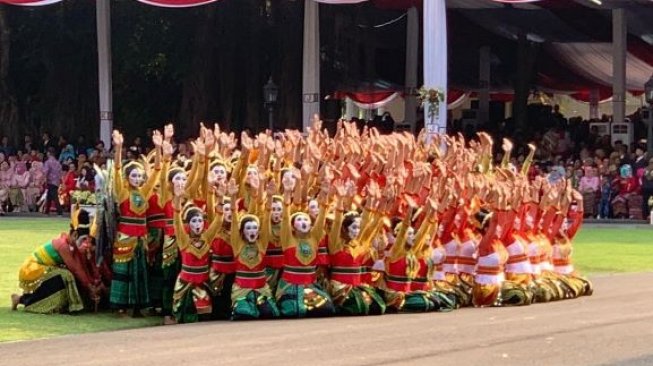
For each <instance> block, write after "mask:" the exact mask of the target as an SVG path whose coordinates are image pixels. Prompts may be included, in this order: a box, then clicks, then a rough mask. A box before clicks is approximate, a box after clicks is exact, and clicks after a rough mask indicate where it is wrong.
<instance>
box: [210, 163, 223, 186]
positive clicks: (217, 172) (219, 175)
mask: <svg viewBox="0 0 653 366" xmlns="http://www.w3.org/2000/svg"><path fill="white" fill-rule="evenodd" d="M211 174H212V178H213V179H212V180H213V181H214V182H215V183H224V182H226V181H227V169H225V167H224V166H223V165H220V164H218V165H215V166H214V167H213V169H211Z"/></svg>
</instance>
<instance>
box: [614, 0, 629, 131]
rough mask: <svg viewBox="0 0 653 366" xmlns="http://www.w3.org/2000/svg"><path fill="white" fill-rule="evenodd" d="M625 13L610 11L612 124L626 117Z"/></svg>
mask: <svg viewBox="0 0 653 366" xmlns="http://www.w3.org/2000/svg"><path fill="white" fill-rule="evenodd" d="M626 35H627V28H626V13H625V11H624V9H613V10H612V58H613V61H612V73H613V75H614V78H613V80H612V110H613V117H612V120H613V121H614V122H623V121H624V118H625V117H626V98H625V97H626Z"/></svg>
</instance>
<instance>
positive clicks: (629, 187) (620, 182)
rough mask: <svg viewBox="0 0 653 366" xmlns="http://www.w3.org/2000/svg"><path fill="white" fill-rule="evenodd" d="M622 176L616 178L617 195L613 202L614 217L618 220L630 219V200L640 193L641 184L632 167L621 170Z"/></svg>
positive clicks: (623, 167)
mask: <svg viewBox="0 0 653 366" xmlns="http://www.w3.org/2000/svg"><path fill="white" fill-rule="evenodd" d="M619 172H620V175H619V176H618V177H617V178H616V184H614V186H615V188H616V192H615V193H616V195H615V197H614V199H613V200H612V211H613V215H614V216H615V217H618V218H628V217H629V216H630V214H629V207H628V199H629V198H630V197H631V196H632V195H634V194H637V193H639V182H638V180H637V177H635V176H633V169H632V167H631V166H630V165H628V164H625V165H623V166H622V167H621V168H620V169H619Z"/></svg>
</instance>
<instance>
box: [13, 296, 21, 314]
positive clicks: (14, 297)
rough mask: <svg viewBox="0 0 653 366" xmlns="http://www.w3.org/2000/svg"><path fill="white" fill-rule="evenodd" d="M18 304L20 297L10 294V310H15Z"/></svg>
mask: <svg viewBox="0 0 653 366" xmlns="http://www.w3.org/2000/svg"><path fill="white" fill-rule="evenodd" d="M19 303H20V295H18V294H11V310H17V309H18V304H19Z"/></svg>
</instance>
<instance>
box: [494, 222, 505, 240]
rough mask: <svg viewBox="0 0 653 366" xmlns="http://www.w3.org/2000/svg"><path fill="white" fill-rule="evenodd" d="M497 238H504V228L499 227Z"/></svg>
mask: <svg viewBox="0 0 653 366" xmlns="http://www.w3.org/2000/svg"><path fill="white" fill-rule="evenodd" d="M495 235H496V237H497V238H500V237H502V236H503V226H501V225H497V229H496V233H495Z"/></svg>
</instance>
